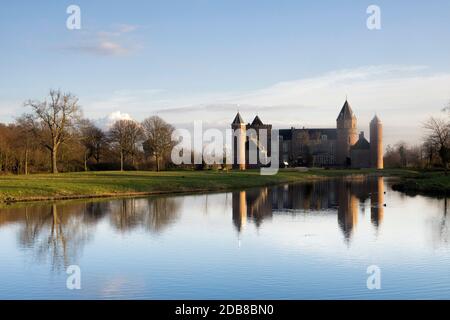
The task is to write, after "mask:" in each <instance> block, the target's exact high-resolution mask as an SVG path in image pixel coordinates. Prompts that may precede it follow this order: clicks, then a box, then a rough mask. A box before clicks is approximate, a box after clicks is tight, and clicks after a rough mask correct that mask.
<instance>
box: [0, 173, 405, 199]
mask: <svg viewBox="0 0 450 320" xmlns="http://www.w3.org/2000/svg"><path fill="white" fill-rule="evenodd" d="M402 172H403V171H401V172H399V171H392V170H383V171H377V170H321V169H312V170H307V171H301V170H295V169H283V170H280V171H279V173H278V174H276V175H273V176H261V175H260V172H259V170H248V171H229V172H222V171H165V172H147V171H127V172H117V171H108V172H78V173H60V174H56V175H52V174H34V175H28V176H15V175H7V176H0V202H3V203H12V202H24V201H43V200H66V199H82V198H102V197H120V196H139V195H153V194H167V193H186V192H207V191H224V190H233V189H243V188H251V187H258V186H263V185H274V184H280V183H288V182H301V181H311V180H314V179H321V178H325V177H335V176H342V175H350V174H383V175H396V174H401V173H402Z"/></svg>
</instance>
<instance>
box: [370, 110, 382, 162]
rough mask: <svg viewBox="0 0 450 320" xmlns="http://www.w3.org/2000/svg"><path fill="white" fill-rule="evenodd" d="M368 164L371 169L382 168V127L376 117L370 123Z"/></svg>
mask: <svg viewBox="0 0 450 320" xmlns="http://www.w3.org/2000/svg"><path fill="white" fill-rule="evenodd" d="M370 164H371V167H372V168H376V169H383V168H384V163H383V125H382V123H381V121H380V119H379V118H378V117H377V116H375V117H374V118H373V119H372V121H371V122H370Z"/></svg>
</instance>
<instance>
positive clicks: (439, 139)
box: [424, 117, 450, 174]
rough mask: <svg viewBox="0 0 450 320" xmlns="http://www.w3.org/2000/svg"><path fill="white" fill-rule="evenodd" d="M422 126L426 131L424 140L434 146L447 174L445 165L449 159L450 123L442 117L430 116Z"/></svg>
mask: <svg viewBox="0 0 450 320" xmlns="http://www.w3.org/2000/svg"><path fill="white" fill-rule="evenodd" d="M424 128H425V129H426V130H427V131H428V133H427V135H426V137H425V140H426V141H428V143H430V144H432V145H434V146H436V149H437V151H438V154H439V158H440V159H441V162H442V165H443V166H444V171H445V174H447V165H448V162H449V161H450V148H449V142H450V141H449V139H450V124H449V122H448V121H446V120H444V119H441V118H433V117H431V118H430V119H429V120H428V121H427V122H425V124H424Z"/></svg>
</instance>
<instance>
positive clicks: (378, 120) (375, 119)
mask: <svg viewBox="0 0 450 320" xmlns="http://www.w3.org/2000/svg"><path fill="white" fill-rule="evenodd" d="M370 123H381V120H380V118H378V116H377V115H375V116H374V117H373V119H372V121H370Z"/></svg>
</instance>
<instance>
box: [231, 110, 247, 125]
mask: <svg viewBox="0 0 450 320" xmlns="http://www.w3.org/2000/svg"><path fill="white" fill-rule="evenodd" d="M243 123H244V120H242V117H241V115H240V114H239V112H238V113H237V115H236V117H235V118H234V120H233V122H232V123H231V124H243Z"/></svg>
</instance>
